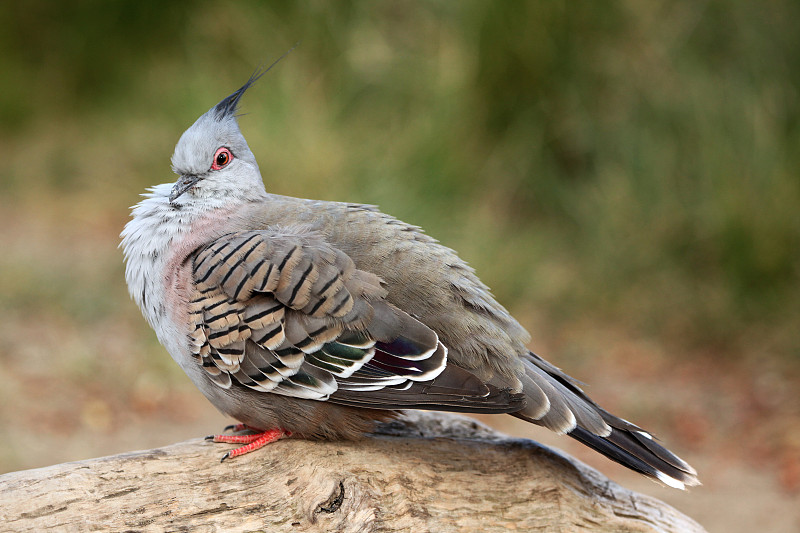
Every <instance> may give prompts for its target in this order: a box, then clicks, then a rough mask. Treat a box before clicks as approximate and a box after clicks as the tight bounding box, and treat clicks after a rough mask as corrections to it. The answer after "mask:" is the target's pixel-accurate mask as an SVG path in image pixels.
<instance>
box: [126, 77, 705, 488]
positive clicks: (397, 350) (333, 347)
mask: <svg viewBox="0 0 800 533" xmlns="http://www.w3.org/2000/svg"><path fill="white" fill-rule="evenodd" d="M276 63H277V61H276ZM273 65H274V63H273ZM273 65H270V67H268V68H266V69H263V68H260V69H258V70H256V71H255V72H254V73H253V74H252V75H251V76H250V78H249V79H248V80H247V82H246V83H245V84H244V85H243V86H241V87H240V88H239V89H237V90H236V91H234V92H233V93H232V94H230V95H229V96H227V97H225V98H224V99H222V100H221V101H220V102H219V103H217V104H216V105H214V106H213V107H212V108H211V109H210V110H208V111H207V112H206V113H204V114H203V115H201V116H200V117H199V118H198V119H197V120H196V122H194V124H192V125H191V126H190V127H189V128H188V129H187V130H186V131H185V132H184V133H183V134H182V135H181V137H180V139H179V140H178V142H177V144H176V146H175V150H174V153H173V155H172V159H171V163H172V170H173V172H174V173H175V174H176V175H177V176H178V178H177V180H176V181H175V182H174V183H164V184H161V185H156V186H153V187H151V188H149V189H148V190H147V192H146V193H144V194H143V195H142V196H143V199H142V200H141V201H140V202H139V203H138V204H137V205H135V206H134V207H133V208H132V212H131V219H130V220H129V221H128V223H127V224H126V225H125V228H124V229H123V231H122V233H121V235H120V236H121V238H122V240H121V244H120V246H121V248H122V249H123V254H124V257H125V278H126V282H127V285H128V289H129V292H130V295H131V297H132V299H133V300H134V301H135V302H136V304H137V305H138V307H139V308H140V309H141V311H142V314H143V315H144V318H145V319H146V320H147V322H148V323H149V324H150V326H151V327H152V328H153V329H154V331H155V333H156V336H157V337H158V339H159V341H160V342H161V344H162V345H163V346H164V347H165V348H166V350H167V351H168V352H169V354H170V355H171V356H172V358H173V359H174V360H175V361H176V362H177V364H178V365H179V366H180V367H181V368H182V369H183V370H184V371H185V373H186V374H187V375H188V377H189V378H190V379H191V381H192V382H193V383H194V384H195V385H196V386H197V387H198V388H199V390H200V391H201V392H202V393H203V395H204V396H205V397H206V398H207V399H208V400H209V401H210V402H211V403H212V404H213V405H214V406H215V407H216V408H217V409H218V410H219V411H221V412H222V413H223V414H225V415H227V416H229V417H231V418H233V419H235V420H237V421H238V423H237V424H236V425H234V426H231V427H229V428H226V430H227V429H233V430H234V433H230V434H227V433H226V434H220V435H213V436H210V437H209V438H210V440H213V441H215V442H227V443H234V444H240V445H241V446H240V447H238V448H236V449H233V450H231V451H229V452H228V453H226V454H225V455H223V457H222V460H226V459H232V458H234V457H236V456H239V455H242V454H244V453H248V452H251V451H253V450H256V449H258V448H260V447H262V446H264V445H266V444H268V443H270V442H274V441H276V440H278V439H281V438H287V437H292V438H304V439H327V440H334V439H359V438H361V437H363V436H364V435H365V434H367V433H369V432H370V431H373V430H374V428H375V425H376V424H377V423H379V422H382V421H387V420H391V419H392V418H394V417H396V416H397V415H398V413H399V412H402V411H404V410H416V409H419V410H438V411H452V412H463V413H481V414H509V415H511V416H514V417H516V418H519V419H521V420H524V421H527V422H530V423H532V424H535V425H538V426H543V427H545V428H547V429H549V430H552V431H554V432H556V433H558V434H564V435H568V436H569V437H572V438H574V439H576V440H577V441H579V442H581V443H583V444H584V445H586V446H589V447H590V448H593V449H594V450H596V451H597V452H599V453H601V454H603V455H605V456H606V457H608V458H609V459H611V460H613V461H615V462H617V463H620V464H622V465H624V466H626V467H628V468H630V469H632V470H634V471H636V472H639V473H641V474H643V475H645V476H647V477H649V478H651V479H653V480H655V481H657V482H660V483H662V484H665V485H667V486H670V487H674V488H678V489H685V488H686V487H689V486H693V485H698V484H699V480H698V477H697V472H696V470H695V469H694V468H692V467H691V466H690V465H689V464H688V463H687V462H685V461H684V460H682V459H681V458H679V457H678V456H677V455H675V454H674V453H672V452H671V451H669V450H668V449H667V448H666V447H664V446H663V445H661V444H660V443H659V442H658V441H657V439H656V438H655V437H654V436H653V435H652V434H650V433H649V432H647V431H645V430H644V429H642V428H640V427H638V426H637V425H635V424H633V423H631V422H628V421H627V420H625V419H623V418H620V417H617V416H615V415H613V414H611V413H609V412H608V411H606V410H604V409H603V408H602V407H600V406H599V405H598V404H597V403H595V402H594V401H593V400H592V399H591V398H590V397H589V396H588V395H587V394H586V393H585V392H584V391H583V389H582V388H581V386H582V384H581V383H580V382H578V381H577V380H575V379H573V378H572V377H570V376H569V375H567V374H566V373H565V372H563V371H562V370H561V369H560V368H558V367H556V366H554V365H553V364H551V363H549V362H548V361H546V360H545V359H543V358H542V357H540V356H539V355H537V354H535V353H534V352H533V351H531V350H530V349H529V348H528V347H527V345H528V343H529V342H530V335H529V334H528V332H527V331H526V330H525V329H524V328H523V327H522V326H521V325H520V323H519V322H518V321H517V320H516V319H514V318H513V317H512V316H511V314H510V313H509V312H508V311H507V310H506V309H505V308H504V307H503V306H502V305H501V304H500V303H498V302H497V300H496V299H495V298H494V296H493V295H492V294H491V292H490V289H489V288H488V287H487V286H486V285H485V284H484V283H483V282H481V281H480V279H479V278H478V277H477V275H476V273H475V271H474V270H473V269H472V268H471V267H470V266H469V265H468V264H467V263H466V262H465V261H463V260H462V259H461V258H460V257H459V256H458V255H457V254H456V252H455V251H453V250H452V249H450V248H448V247H446V246H444V245H442V244H440V243H439V242H438V241H437V240H435V239H434V238H432V237H431V236H429V235H428V234H426V233H424V232H423V230H422V229H420V228H419V227H417V226H414V225H411V224H407V223H405V222H402V221H400V220H398V219H396V218H394V217H392V216H390V215H387V214H384V213H382V212H381V211H380V210H378V209H377V208H376V207H374V206H370V205H363V204H358V203H346V202H332V201H318V200H310V199H300V198H293V197H288V196H281V195H277V194H273V193H269V192H267V190H266V187H265V185H264V180H263V179H262V176H261V173H260V170H259V167H258V163H257V162H256V158H255V156H254V155H253V152H252V151H251V150H250V148H249V146H248V144H247V141H246V140H245V138H244V136H243V135H242V133H241V131H240V128H239V120H238V117H239V114H238V111H239V106H240V101H241V99H242V96H243V95H244V94H245V92H246V91H247V90H248V89H249V88H250V87H251V86H252V85H253V84H254V83H255V82H256V81H257V80H258V79H259V78H260V77H261V76H263V75H264V74H265V73H266V72H267V71H268V70H269V69H270V68H272V66H273ZM238 430H248V431H246V432H245V433H244V434H243V433H242V431H238Z"/></svg>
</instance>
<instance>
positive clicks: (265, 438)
mask: <svg viewBox="0 0 800 533" xmlns="http://www.w3.org/2000/svg"><path fill="white" fill-rule="evenodd" d="M229 427H230V426H229ZM225 429H228V428H225ZM232 429H233V430H234V431H239V430H241V429H249V430H251V431H257V432H258V433H254V434H252V435H209V436H208V437H206V440H210V441H213V442H226V443H230V444H244V446H241V447H239V448H236V449H233V450H231V451H229V452H228V453H226V454H225V455H223V456H222V460H221V461H224V460H225V459H233V458H234V457H238V456H240V455H244V454H246V453H248V452H252V451H255V450H258V449H259V448H262V447H264V446H266V445H267V444H269V443H270V442H275V441H276V440H278V439H280V438H281V437H283V436H284V435H286V436H289V435H291V433H289V432H288V431H284V430H282V429H268V430H266V431H262V430H260V429H255V428H251V427H250V426H245V425H244V424H236V426H233V428H232Z"/></svg>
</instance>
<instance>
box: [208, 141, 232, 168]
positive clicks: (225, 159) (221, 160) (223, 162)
mask: <svg viewBox="0 0 800 533" xmlns="http://www.w3.org/2000/svg"><path fill="white" fill-rule="evenodd" d="M231 161H233V154H232V153H231V151H230V150H228V149H227V148H225V147H224V146H222V147H220V148H217V152H216V153H215V154H214V160H213V161H212V163H211V170H220V169H221V168H223V167H225V166H227V165H228V164H230V162H231Z"/></svg>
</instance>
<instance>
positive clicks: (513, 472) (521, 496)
mask: <svg viewBox="0 0 800 533" xmlns="http://www.w3.org/2000/svg"><path fill="white" fill-rule="evenodd" d="M228 448H229V446H228V445H224V444H213V443H210V442H206V441H204V440H201V439H196V440H191V441H187V442H182V443H179V444H174V445H172V446H166V447H164V448H157V449H153V450H146V451H140V452H132V453H126V454H121V455H115V456H111V457H103V458H99V459H90V460H87V461H80V462H74V463H65V464H60V465H54V466H50V467H46V468H39V469H35V470H26V471H21V472H12V473H9V474H4V475H2V476H0V530H3V531H5V530H10V531H46V530H56V531H95V530H102V531H140V530H142V531H144V530H148V531H150V530H152V531H192V532H204V531H234V532H235V531H292V532H301V531H302V532H315V531H326V532H327V531H352V532H370V531H386V532H388V531H413V532H424V531H437V532H448V531H481V532H491V531H507V530H518V531H593V532H598V531H600V532H602V531H609V532H611V531H614V532H626V531H636V532H643V531H659V532H682V533H683V532H700V531H704V530H703V528H702V527H700V526H699V525H698V524H697V523H696V522H694V521H693V520H691V519H690V518H687V517H686V516H684V515H682V514H680V513H679V512H678V511H676V510H675V509H673V508H672V507H669V506H668V505H666V504H664V503H662V502H660V501H658V500H656V499H654V498H651V497H649V496H644V495H641V494H636V493H633V492H631V491H629V490H627V489H624V488H622V487H620V486H619V485H617V484H615V483H614V482H612V481H610V480H608V479H607V478H605V477H604V476H603V475H602V474H600V473H599V472H597V471H595V470H593V469H591V468H589V467H588V466H585V465H583V464H581V463H579V462H578V461H576V460H574V459H571V458H568V457H565V456H563V455H561V454H560V453H557V452H555V451H552V450H550V449H548V448H546V447H544V446H541V445H539V444H536V443H534V442H532V441H528V440H521V439H511V438H507V437H505V436H502V435H500V434H498V433H495V432H493V431H492V430H490V429H488V428H486V427H485V426H482V425H480V424H479V423H477V422H475V421H473V420H470V419H466V418H462V417H456V416H452V415H443V414H438V413H436V414H433V413H427V414H414V415H410V416H409V417H408V418H407V419H406V421H405V422H404V423H399V422H393V423H391V424H388V425H386V426H384V427H383V428H382V430H381V431H380V433H379V434H376V435H374V436H370V437H368V438H366V439H364V440H362V441H359V442H309V441H302V440H294V439H285V440H281V441H278V442H276V443H273V444H270V445H269V446H267V447H265V448H264V449H262V450H260V451H258V452H256V453H252V454H250V455H245V456H242V457H239V458H236V459H234V460H231V461H226V462H224V463H220V460H219V459H220V457H221V455H222V454H223V453H224V451H225V450H227V449H228Z"/></svg>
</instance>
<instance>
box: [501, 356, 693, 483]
mask: <svg viewBox="0 0 800 533" xmlns="http://www.w3.org/2000/svg"><path fill="white" fill-rule="evenodd" d="M526 363H527V365H526V372H527V374H528V375H529V376H530V375H534V374H539V375H540V376H543V377H545V378H549V379H550V383H551V384H553V385H555V386H556V389H557V391H558V393H559V394H561V395H563V396H565V397H567V399H568V401H567V400H564V401H565V402H566V404H567V405H569V406H570V408H572V409H574V410H575V411H576V412H579V413H586V412H593V413H595V414H596V415H599V418H601V419H602V421H603V422H605V424H606V425H607V428H605V429H610V432H608V431H605V432H604V431H599V430H598V429H601V430H602V429H603V428H597V427H595V426H596V424H586V423H583V424H582V423H581V421H584V422H586V421H589V420H591V418H589V417H587V416H585V414H584V415H582V416H581V417H580V418H579V420H578V423H577V425H576V426H575V428H569V430H567V431H566V433H567V434H568V435H569V436H570V437H572V438H574V439H575V440H577V441H579V442H581V443H583V444H585V445H586V446H589V447H590V448H592V449H594V450H595V451H598V452H600V453H601V454H603V455H605V456H606V457H608V458H609V459H611V460H612V461H616V462H617V463H619V464H621V465H623V466H626V467H628V468H630V469H632V470H635V471H637V472H640V473H642V474H644V475H646V476H648V477H650V478H653V479H656V480H658V481H660V482H662V483H664V484H665V485H669V486H670V487H675V488H679V489H685V488H686V487H687V486H694V485H699V484H700V481H699V480H698V479H697V472H696V471H695V469H694V468H692V467H691V466H689V464H687V463H686V462H685V461H684V460H683V459H681V458H680V457H678V456H677V455H675V454H674V453H672V452H671V451H669V450H668V449H666V448H665V447H664V446H662V445H661V444H659V443H658V442H657V441H656V440H655V438H654V437H653V436H652V435H650V434H649V433H647V432H646V431H644V430H643V429H641V428H640V427H638V426H636V425H635V424H631V423H630V422H628V421H627V420H623V419H622V418H619V417H616V416H614V415H612V414H611V413H609V412H608V411H606V410H605V409H603V408H602V407H600V406H599V405H597V404H596V403H595V402H594V401H593V400H592V399H591V398H589V396H587V395H586V393H585V392H583V390H582V389H581V388H580V386H579V384H578V381H576V380H575V379H573V378H571V377H570V376H568V375H567V374H565V373H564V372H563V371H562V370H561V369H559V368H558V367H555V366H553V365H552V364H550V363H548V362H547V361H545V360H544V359H542V358H541V357H539V356H538V355H536V354H534V353H532V352H531V353H529V354H528V357H527V358H526ZM534 377H535V376H534ZM549 399H550V400H551V401H552V398H549ZM576 405H577V406H580V409H575V407H574V406H576ZM514 416H518V417H519V418H523V419H525V420H528V421H530V422H533V423H535V424H540V425H544V426H547V423H546V422H547V421H546V420H545V417H546V416H543V417H541V418H539V419H537V420H532V419H531V418H530V417H527V416H526V415H525V411H520V412H518V413H514Z"/></svg>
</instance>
